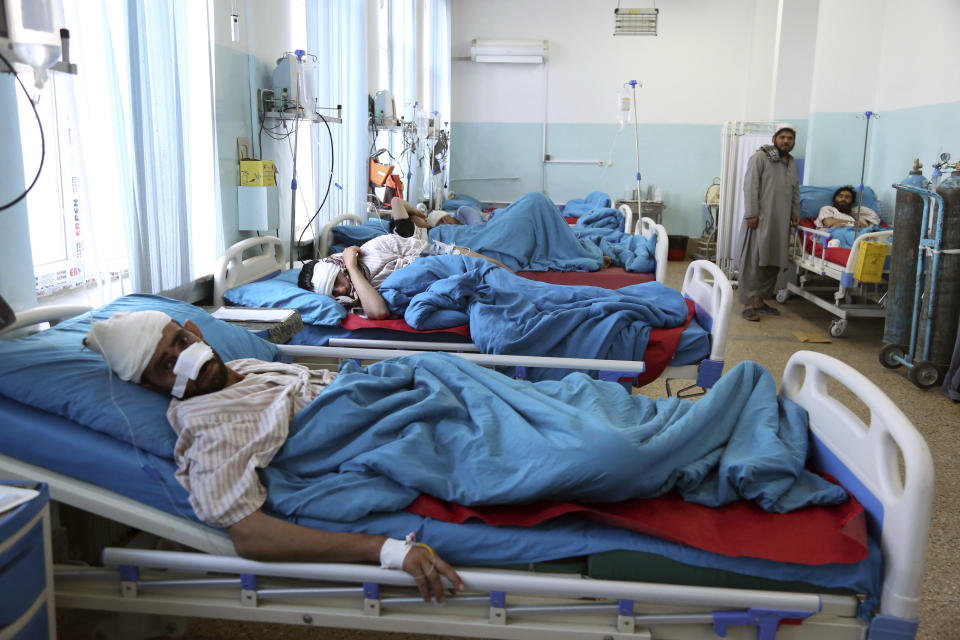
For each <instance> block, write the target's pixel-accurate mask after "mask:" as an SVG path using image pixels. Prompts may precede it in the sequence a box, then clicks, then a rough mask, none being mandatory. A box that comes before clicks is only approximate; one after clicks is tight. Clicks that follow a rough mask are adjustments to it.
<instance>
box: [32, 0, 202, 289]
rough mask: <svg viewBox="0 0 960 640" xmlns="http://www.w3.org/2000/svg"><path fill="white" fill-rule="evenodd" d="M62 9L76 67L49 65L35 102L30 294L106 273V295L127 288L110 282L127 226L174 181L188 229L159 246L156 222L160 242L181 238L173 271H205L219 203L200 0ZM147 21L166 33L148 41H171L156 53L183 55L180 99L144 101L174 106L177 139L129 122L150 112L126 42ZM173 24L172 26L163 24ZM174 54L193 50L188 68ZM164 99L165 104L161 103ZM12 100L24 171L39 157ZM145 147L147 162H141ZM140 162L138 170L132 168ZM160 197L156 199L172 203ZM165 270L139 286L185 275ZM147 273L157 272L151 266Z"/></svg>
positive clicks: (134, 250)
mask: <svg viewBox="0 0 960 640" xmlns="http://www.w3.org/2000/svg"><path fill="white" fill-rule="evenodd" d="M63 13H64V15H63V20H62V21H61V23H62V24H64V25H66V26H67V27H68V28H69V29H70V30H71V35H72V36H73V37H72V38H71V42H72V45H73V47H72V53H73V56H72V57H73V58H74V60H75V62H76V63H77V66H78V75H77V76H70V75H64V74H59V73H51V74H50V80H49V81H48V84H47V86H46V87H45V88H44V89H43V90H42V92H41V93H40V98H39V104H38V105H37V106H38V113H39V115H40V119H41V122H42V123H43V130H44V134H45V141H46V159H45V161H44V168H43V172H42V173H41V176H40V179H39V180H38V182H37V185H36V187H35V188H34V189H33V191H31V192H30V194H29V195H28V196H27V212H28V216H29V220H30V240H31V250H32V253H33V262H34V271H35V274H36V287H37V294H38V296H46V295H50V294H52V293H55V292H58V291H62V290H64V289H70V288H75V287H79V286H82V285H91V284H97V283H99V284H100V285H104V284H107V283H111V286H109V287H106V289H108V291H107V292H106V293H104V292H101V298H102V299H103V300H107V299H112V298H113V297H115V296H116V295H121V294H123V293H129V292H130V291H131V289H130V288H129V286H126V285H123V286H117V285H118V284H120V285H122V278H123V277H125V276H126V274H127V273H128V265H129V259H130V258H131V257H136V256H140V255H141V254H140V252H142V251H143V249H142V247H140V246H134V247H131V246H129V245H128V244H127V241H128V238H129V237H137V238H138V243H139V242H140V241H141V240H142V238H143V235H142V232H141V231H140V230H138V231H136V232H135V231H133V229H134V218H135V217H136V216H138V215H139V216H140V217H141V218H142V217H143V216H144V215H145V213H144V212H143V211H142V208H143V203H144V202H153V201H155V200H156V197H155V196H156V194H158V193H160V194H164V193H165V192H167V191H169V190H170V189H169V186H170V182H171V181H173V183H174V184H175V185H176V187H177V188H178V189H182V190H181V191H179V193H180V194H181V195H180V197H179V202H180V203H182V204H180V207H179V208H180V209H182V211H179V212H177V213H176V215H178V216H179V219H180V220H182V221H183V223H182V224H183V226H184V227H185V230H184V233H182V234H181V235H180V236H177V237H176V238H175V237H173V236H170V238H171V239H170V240H168V241H167V246H166V247H164V244H163V227H161V230H160V234H159V235H160V242H159V246H160V252H161V254H162V253H163V252H164V251H169V252H170V253H171V254H173V253H179V252H182V251H183V250H184V246H186V247H187V249H186V253H187V255H186V256H180V257H177V258H174V259H173V261H177V260H179V261H180V262H183V263H185V267H184V268H183V269H182V274H181V278H187V279H192V278H196V277H198V276H201V275H205V274H209V273H211V272H212V268H213V265H214V261H215V258H216V227H217V211H218V207H217V196H216V176H215V173H214V172H215V169H216V162H215V158H216V156H215V153H214V143H213V141H214V131H213V118H212V108H213V107H212V105H213V97H212V88H211V87H212V82H211V75H210V74H211V70H210V65H209V59H210V54H209V51H210V30H209V19H208V5H207V3H205V2H204V3H201V2H197V3H193V2H191V3H187V4H182V3H178V4H177V5H176V7H175V8H171V9H170V12H169V20H166V21H163V20H159V21H156V20H141V22H140V23H139V24H136V25H134V26H133V27H131V25H130V24H129V20H130V19H131V12H130V11H128V5H127V3H126V2H122V1H119V0H104V2H102V3H87V2H83V1H82V0H73V1H72V2H71V1H67V2H64V5H63ZM165 17H167V16H165ZM144 24H146V25H148V26H144ZM138 29H139V31H137V30H138ZM150 29H156V30H164V34H163V35H164V36H165V37H164V38H156V41H160V42H163V43H165V42H167V41H172V42H176V46H177V47H178V50H177V51H175V52H174V51H171V52H169V58H166V56H165V55H164V59H168V60H177V59H180V60H181V63H180V66H179V71H180V73H179V75H176V78H177V82H178V83H179V86H175V87H173V93H174V94H176V95H178V96H179V97H180V99H181V103H180V104H179V105H178V107H179V108H175V107H174V106H170V105H169V103H168V102H164V101H160V100H157V102H156V104H151V107H152V108H156V109H157V110H158V114H157V117H158V118H159V117H161V116H162V117H164V118H167V117H169V116H168V115H167V114H168V113H170V112H177V111H179V112H182V113H183V115H182V117H181V118H180V119H179V120H177V124H176V125H175V128H176V129H177V130H178V131H179V132H180V133H181V135H178V136H173V138H174V139H170V136H165V135H161V134H159V133H158V134H157V135H156V136H154V138H153V139H146V138H148V137H149V136H142V135H141V136H140V137H139V138H138V136H137V131H136V127H135V123H144V122H148V121H149V120H147V119H145V118H144V117H143V115H142V111H135V106H134V105H135V103H136V99H135V98H134V96H132V91H131V86H132V83H131V75H130V70H131V68H134V69H137V70H138V72H139V73H140V74H141V75H143V76H145V77H148V78H149V79H150V80H153V76H152V75H150V74H151V73H152V70H144V66H145V63H144V61H143V60H140V59H137V56H140V55H146V54H144V53H142V52H141V51H140V50H138V49H137V47H131V46H129V44H128V43H129V39H130V37H131V33H134V32H135V33H137V34H138V37H139V38H141V39H143V38H145V37H148V36H153V35H154V34H152V33H147V34H145V33H143V31H144V30H147V31H149V30H150ZM173 31H175V32H176V37H173V36H172V35H171V33H168V32H173ZM151 44H153V43H151ZM149 53H151V54H154V55H156V54H157V53H158V52H157V51H156V50H153V51H151V52H149ZM160 53H161V54H166V52H165V51H163V52H160ZM183 59H189V60H190V65H189V72H188V73H183V72H182V69H183V68H184V66H186V65H184V64H183V62H182V60H183ZM205 62H206V63H205ZM167 64H168V65H172V64H173V63H170V62H168V63H167ZM157 84H160V83H157ZM158 91H159V90H158ZM156 95H158V94H151V96H149V97H150V98H156ZM140 99H141V100H142V99H143V98H142V97H141V98H140ZM164 109H169V111H168V112H167V113H162V112H161V111H160V110H164ZM19 111H20V131H21V142H22V144H21V147H22V150H23V157H24V167H25V168H26V169H25V170H26V171H27V172H30V171H31V170H32V168H33V167H36V166H37V165H38V164H39V161H40V157H39V156H40V139H39V132H38V130H37V126H36V122H35V120H34V117H33V113H32V110H31V109H30V105H29V104H27V103H26V101H25V100H22V101H21V103H20V106H19ZM151 156H152V157H151ZM180 157H182V158H183V159H182V162H181V163H179V164H178V166H182V167H183V170H182V171H181V172H178V173H173V172H172V175H170V176H160V175H158V174H159V173H160V170H158V169H151V167H155V166H158V164H156V163H159V166H161V167H162V164H163V159H164V158H167V159H170V158H180ZM144 158H149V159H150V160H151V161H156V163H155V164H150V163H145V162H143V160H144ZM135 165H136V167H135ZM141 167H147V170H141V171H138V170H137V169H139V168H141ZM144 176H146V179H144ZM177 183H179V184H177ZM166 204H167V203H166V202H164V203H163V206H162V208H165V209H169V207H167V206H166ZM147 215H151V216H152V215H153V214H152V213H151V214H147ZM158 224H163V222H161V223H158ZM134 234H136V235H134ZM177 238H179V239H177ZM184 238H186V239H187V242H186V244H184V240H183V239H184ZM172 245H177V246H172ZM137 259H138V260H139V261H140V262H141V263H143V264H141V265H140V266H139V268H140V269H141V270H142V271H148V270H149V269H150V268H155V269H158V267H156V266H155V265H156V263H158V262H161V263H162V262H163V260H164V256H162V255H161V256H160V257H159V258H158V257H156V256H150V257H148V258H146V259H144V258H143V257H142V256H141V257H137ZM144 264H145V265H146V266H144ZM171 280H174V279H172V278H170V277H166V278H165V279H164V281H163V286H152V287H151V286H141V287H139V290H141V291H148V292H159V291H160V290H162V289H163V288H173V287H175V286H178V285H179V284H182V282H176V281H174V282H173V283H172V284H170V282H171ZM154 281H155V282H160V279H158V278H156V277H154Z"/></svg>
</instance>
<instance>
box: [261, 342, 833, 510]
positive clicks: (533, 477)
mask: <svg viewBox="0 0 960 640" xmlns="http://www.w3.org/2000/svg"><path fill="white" fill-rule="evenodd" d="M807 437H808V434H807V417H806V412H805V411H803V410H802V409H801V408H800V407H799V406H798V405H796V404H794V403H793V402H791V401H790V400H787V399H784V398H778V397H777V392H776V383H775V382H774V380H773V377H772V376H771V375H770V374H769V373H768V372H767V371H766V370H765V369H763V368H762V367H761V366H759V365H757V364H756V363H752V362H742V363H740V364H738V365H737V366H736V367H734V368H733V369H732V370H731V371H730V372H729V373H727V374H726V375H725V376H724V377H723V378H722V379H721V380H720V382H718V384H717V385H716V386H715V387H714V388H713V390H712V391H711V392H710V393H709V394H707V395H706V396H705V397H703V398H701V399H700V400H698V401H696V402H693V401H689V400H679V399H676V398H666V399H658V400H652V399H649V398H646V397H644V396H633V395H630V394H629V393H627V392H626V391H625V390H624V389H623V388H622V387H620V386H619V385H617V384H615V383H608V382H599V381H596V380H593V379H591V378H589V377H587V376H585V375H583V374H571V375H569V376H567V377H566V378H564V379H563V380H562V381H559V382H554V381H548V382H537V383H532V382H526V381H520V380H511V379H509V378H507V377H505V376H502V375H500V374H498V373H496V372H494V371H491V370H489V369H485V368H483V367H479V366H477V365H474V364H473V363H471V362H469V361H467V360H465V359H463V358H459V357H457V356H455V355H451V354H445V353H432V354H420V355H415V356H407V357H403V358H393V359H390V360H385V361H382V362H378V363H375V364H372V365H370V366H368V367H366V368H361V367H360V366H359V365H357V364H355V363H353V362H347V363H345V364H344V367H343V369H342V371H341V373H340V375H339V376H338V377H337V379H336V380H335V381H334V383H333V384H331V385H330V386H329V387H327V389H326V390H325V391H324V392H323V393H322V394H320V396H319V397H318V398H317V399H316V400H315V401H314V402H313V403H311V404H310V405H309V406H308V407H306V408H305V409H304V410H302V411H301V412H300V413H299V414H298V415H297V416H296V418H295V420H294V422H293V424H292V425H291V427H290V433H289V437H288V439H287V442H286V443H285V444H284V446H283V447H282V448H281V449H280V451H279V452H278V453H277V455H276V457H275V458H274V459H273V461H272V463H271V464H270V466H269V467H268V468H266V469H263V470H261V471H260V474H261V478H262V479H263V481H264V483H265V485H266V486H267V489H268V498H267V503H266V505H265V507H266V509H267V510H268V511H270V512H273V513H278V514H282V515H283V516H284V517H288V518H301V517H306V518H315V519H324V520H328V521H330V520H333V521H341V522H351V521H355V520H358V519H360V518H364V517H365V516H367V515H369V514H373V513H377V512H383V511H397V510H402V509H404V508H405V507H407V506H408V505H409V504H410V503H411V502H412V501H413V500H414V499H415V498H416V497H417V496H418V495H419V494H421V493H424V494H427V495H430V496H434V497H436V498H439V499H441V500H446V501H449V502H454V503H457V504H462V505H467V506H475V505H490V504H522V503H529V502H533V501H536V500H574V501H579V502H591V503H600V502H616V501H621V500H628V499H632V498H642V497H653V496H657V495H661V494H664V493H666V492H668V491H676V492H677V493H679V494H680V495H682V496H683V497H684V499H686V500H688V501H691V502H696V503H698V504H703V505H708V506H715V505H722V504H726V503H729V502H732V501H735V500H738V499H740V498H745V499H749V500H753V501H755V502H756V503H757V504H758V505H760V506H761V507H762V508H764V509H766V510H770V511H778V512H785V511H791V510H793V509H796V508H799V507H802V506H805V505H813V504H832V503H840V502H843V501H844V500H846V492H845V491H844V490H843V489H842V488H840V487H838V486H836V485H833V484H830V483H829V482H827V481H826V480H824V479H822V478H820V477H819V476H816V475H814V474H813V473H810V472H808V471H806V470H804V461H805V460H806V456H807Z"/></svg>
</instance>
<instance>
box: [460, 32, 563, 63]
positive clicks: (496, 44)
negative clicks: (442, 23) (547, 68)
mask: <svg viewBox="0 0 960 640" xmlns="http://www.w3.org/2000/svg"><path fill="white" fill-rule="evenodd" d="M548 46H549V43H548V42H547V41H546V40H481V39H479V38H478V39H475V40H473V41H472V42H471V43H470V60H472V61H473V62H505V63H508V64H542V63H543V62H544V61H545V60H546V59H547V51H548Z"/></svg>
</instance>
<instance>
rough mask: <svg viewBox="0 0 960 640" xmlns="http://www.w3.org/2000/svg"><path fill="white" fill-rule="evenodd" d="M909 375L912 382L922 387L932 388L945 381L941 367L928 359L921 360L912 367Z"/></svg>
mask: <svg viewBox="0 0 960 640" xmlns="http://www.w3.org/2000/svg"><path fill="white" fill-rule="evenodd" d="M907 377H908V378H909V379H910V382H912V383H913V384H915V385H917V386H918V387H920V388H921V389H930V388H932V387H936V386H937V385H939V384H940V383H941V382H943V376H942V375H941V374H940V369H939V367H937V366H936V365H934V364H933V363H932V362H929V361H927V360H921V361H919V362H917V363H915V364H914V365H913V367H911V368H910V372H909V373H908V374H907Z"/></svg>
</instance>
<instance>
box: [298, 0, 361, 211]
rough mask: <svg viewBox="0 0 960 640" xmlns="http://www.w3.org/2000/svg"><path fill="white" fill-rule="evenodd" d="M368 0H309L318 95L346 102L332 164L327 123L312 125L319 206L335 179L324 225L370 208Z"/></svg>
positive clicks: (335, 130) (335, 129)
mask: <svg viewBox="0 0 960 640" xmlns="http://www.w3.org/2000/svg"><path fill="white" fill-rule="evenodd" d="M366 4H367V3H366V2H365V0H344V1H338V0H307V3H306V8H307V47H308V50H309V51H310V53H315V54H316V55H317V59H318V61H317V100H318V102H319V104H320V106H321V107H324V106H336V105H338V104H339V105H342V106H343V123H342V124H332V125H330V127H331V129H330V132H331V133H332V135H333V141H334V144H333V161H332V168H331V158H330V140H329V135H328V132H327V129H326V127H325V126H324V125H322V124H319V125H314V126H313V128H312V129H313V130H312V137H313V139H314V145H313V148H314V149H315V152H316V154H317V156H316V157H315V159H314V167H315V180H316V183H317V203H316V206H317V207H318V208H319V206H320V203H321V202H322V201H323V197H324V193H325V192H326V191H327V184H328V183H330V184H331V187H330V195H329V196H328V198H327V202H326V204H324V207H323V209H322V210H321V212H320V215H319V216H318V217H317V224H319V225H323V224H324V223H325V222H327V221H329V220H330V219H332V218H333V217H335V216H337V215H339V214H341V213H353V214H359V215H365V214H366V202H367V183H368V181H369V177H368V176H369V167H368V158H369V144H370V143H369V139H368V134H367V114H368V106H367V50H366V42H367V41H366V28H367V7H366ZM323 113H327V112H323ZM331 171H332V174H331ZM331 175H332V176H333V179H332V181H331V180H330V177H331Z"/></svg>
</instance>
